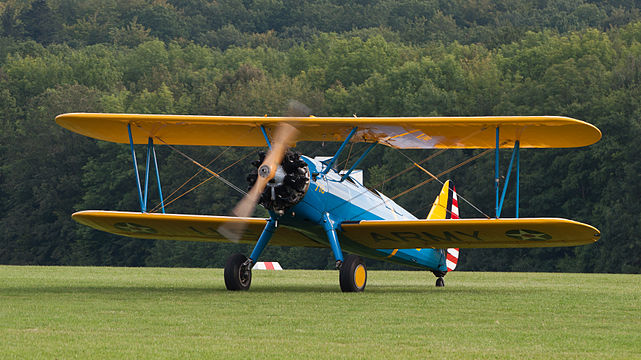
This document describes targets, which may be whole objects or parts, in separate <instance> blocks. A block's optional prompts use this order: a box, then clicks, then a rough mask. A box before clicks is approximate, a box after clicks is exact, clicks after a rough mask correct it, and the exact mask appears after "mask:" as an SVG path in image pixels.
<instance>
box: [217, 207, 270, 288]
mask: <svg viewBox="0 0 641 360" xmlns="http://www.w3.org/2000/svg"><path fill="white" fill-rule="evenodd" d="M277 226H278V222H277V221H276V217H275V216H272V217H271V218H270V219H269V220H268V221H267V225H265V229H264V230H263V233H262V234H260V237H259V238H258V241H257V242H256V246H254V250H253V251H252V254H251V255H250V256H249V258H247V257H246V256H245V255H243V254H234V255H232V256H230V257H229V259H227V264H226V265H225V286H226V287H227V290H231V291H235V290H249V285H251V282H252V267H253V266H254V264H255V263H256V260H257V259H258V257H259V256H260V254H261V253H262V252H263V250H264V249H265V246H267V243H268V242H269V240H270V239H271V238H272V235H273V234H274V231H275V230H276V227H277Z"/></svg>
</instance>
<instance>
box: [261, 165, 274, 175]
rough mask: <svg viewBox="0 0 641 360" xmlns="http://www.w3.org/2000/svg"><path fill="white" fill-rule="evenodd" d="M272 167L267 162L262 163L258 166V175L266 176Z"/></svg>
mask: <svg viewBox="0 0 641 360" xmlns="http://www.w3.org/2000/svg"><path fill="white" fill-rule="evenodd" d="M271 172H272V169H271V168H270V167H269V165H267V164H263V165H261V166H260V167H259V168H258V175H259V176H260V177H262V178H268V177H269V174H270V173H271Z"/></svg>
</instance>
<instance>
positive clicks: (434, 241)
mask: <svg viewBox="0 0 641 360" xmlns="http://www.w3.org/2000/svg"><path fill="white" fill-rule="evenodd" d="M342 230H343V235H345V236H347V237H348V238H349V239H350V240H352V241H354V242H357V243H359V244H361V245H364V246H366V247H369V248H374V249H397V248H398V249H403V248H406V249H410V248H430V247H431V248H451V247H455V248H516V247H522V248H526V247H551V246H574V245H584V244H590V243H593V242H595V241H597V240H598V239H599V237H600V235H601V234H600V232H599V230H597V229H596V228H594V227H593V226H590V225H587V224H583V223H580V222H576V221H572V220H567V219H558V218H521V219H457V220H451V219H449V220H407V221H385V220H376V221H369V220H364V221H360V222H356V223H344V224H343V225H342Z"/></svg>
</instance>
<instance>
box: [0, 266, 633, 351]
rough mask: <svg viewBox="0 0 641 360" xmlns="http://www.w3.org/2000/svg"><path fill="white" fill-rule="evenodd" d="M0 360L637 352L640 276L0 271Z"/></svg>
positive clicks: (93, 269)
mask: <svg viewBox="0 0 641 360" xmlns="http://www.w3.org/2000/svg"><path fill="white" fill-rule="evenodd" d="M0 358H2V359H11V358H23V359H39V358H51V359H69V358H82V359H85V358H128V359H161V358H188V359H190V358H216V359H218V358H220V359H230V358H237V359H241V358H242V359H299V358H308V359H319V358H321V359H322V358H326V359H329V358H332V359H334V358H362V359H370V358H385V359H388V358H399V359H420V358H422V359H425V358H438V359H505V358H512V359H524V358H533V359H549V358H563V359H568V358H570V359H604V358H623V359H625V358H637V359H639V358H641V276H638V275H586V274H545V273H473V272H453V273H451V274H449V275H448V276H447V277H446V287H445V288H436V287H434V276H433V275H432V274H431V273H426V272H401V271H398V272H386V271H370V272H369V278H368V284H367V289H366V291H365V292H364V293H360V294H353V293H352V294H344V293H341V292H340V290H339V287H338V272H335V271H296V270H288V271H280V272H276V271H269V272H268V271H254V279H253V284H252V289H251V290H250V291H249V292H242V293H237V292H234V293H232V292H228V291H226V290H225V286H224V283H223V273H222V270H220V269H164V268H142V269H140V268H97V267H13V266H0Z"/></svg>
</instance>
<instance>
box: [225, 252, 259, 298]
mask: <svg viewBox="0 0 641 360" xmlns="http://www.w3.org/2000/svg"><path fill="white" fill-rule="evenodd" d="M250 266H251V262H250V261H248V259H247V257H246V256H245V255H243V254H234V255H232V256H230V257H229V258H228V259H227V264H225V286H226V287H227V290H231V291H235V290H249V285H251V282H252V271H251V268H250Z"/></svg>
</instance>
